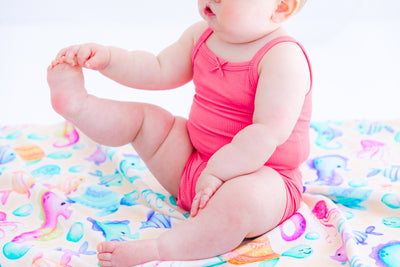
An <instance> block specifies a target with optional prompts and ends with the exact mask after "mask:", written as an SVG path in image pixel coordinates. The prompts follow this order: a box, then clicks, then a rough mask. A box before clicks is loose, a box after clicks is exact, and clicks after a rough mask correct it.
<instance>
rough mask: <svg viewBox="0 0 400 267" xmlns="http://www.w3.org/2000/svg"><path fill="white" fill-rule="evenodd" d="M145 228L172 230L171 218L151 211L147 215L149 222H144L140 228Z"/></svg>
mask: <svg viewBox="0 0 400 267" xmlns="http://www.w3.org/2000/svg"><path fill="white" fill-rule="evenodd" d="M144 228H171V217H170V216H168V215H165V214H161V213H158V212H155V211H154V210H151V211H150V212H149V213H148V215H147V221H145V222H142V226H141V227H140V229H144Z"/></svg>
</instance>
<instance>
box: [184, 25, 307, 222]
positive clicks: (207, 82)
mask: <svg viewBox="0 0 400 267" xmlns="http://www.w3.org/2000/svg"><path fill="white" fill-rule="evenodd" d="M211 34H212V30H211V29H207V30H206V31H205V32H204V33H203V34H202V35H201V37H200V38H199V40H198V41H197V43H196V44H195V46H194V49H193V53H192V62H193V82H194V85H195V87H196V94H195V96H194V99H193V104H192V107H191V111H190V115H189V119H188V122H187V128H188V131H189V136H190V139H191V141H192V144H193V147H194V148H195V150H194V152H193V153H192V155H191V157H190V158H189V160H188V163H187V165H186V168H185V170H184V173H183V175H182V177H181V184H180V189H179V197H178V205H179V206H181V207H182V208H183V209H185V210H190V207H191V204H192V201H193V198H194V196H195V187H196V182H197V179H198V177H199V176H200V174H201V172H202V171H203V169H204V168H205V167H206V164H207V161H208V159H209V158H210V157H211V156H212V155H213V154H214V153H215V152H216V151H217V150H218V149H220V148H221V147H222V146H224V145H226V144H228V143H230V142H231V140H232V138H233V137H234V136H235V135H236V134H237V133H238V132H239V131H240V130H242V129H243V128H245V127H246V126H248V125H250V124H251V123H252V119H253V112H254V99H255V93H256V89H257V83H258V64H259V62H260V60H261V59H262V58H263V56H264V55H265V53H267V52H268V50H269V49H271V47H273V46H274V45H276V44H279V43H281V42H294V43H296V44H298V45H299V46H300V47H301V49H302V50H303V52H304V49H303V47H302V46H301V45H300V44H299V43H298V42H297V41H296V40H294V39H293V38H291V37H289V36H283V37H279V38H276V39H274V40H272V41H270V42H268V43H267V44H266V45H265V46H264V47H263V48H261V49H260V50H259V51H258V52H257V53H256V55H255V56H254V57H253V59H252V60H250V61H248V62H228V61H225V60H223V59H221V58H219V57H217V56H216V55H215V54H214V53H213V52H211V50H210V49H209V48H208V47H207V45H206V43H205V42H206V40H207V39H208V37H209V36H210V35H211ZM304 55H305V57H306V58H307V55H306V53H305V52H304ZM307 61H308V58H307ZM310 76H311V68H310ZM310 118H311V90H310V91H309V92H308V93H307V95H306V97H305V101H304V104H303V108H302V111H301V115H300V117H299V119H298V121H297V123H296V125H295V127H294V129H293V132H292V134H291V135H290V137H289V138H288V140H287V141H286V142H285V143H284V144H282V145H280V146H278V147H277V148H276V150H275V152H274V153H273V154H272V156H271V157H270V159H269V160H268V161H267V162H266V163H265V165H266V166H269V167H271V168H273V169H275V170H276V171H277V172H279V173H280V174H281V176H282V177H283V180H284V182H285V185H286V192H287V197H288V198H287V205H286V210H285V214H284V216H283V218H282V221H283V220H285V219H287V218H288V217H289V216H291V215H292V214H293V213H294V212H295V211H296V210H297V209H298V207H299V204H300V201H301V195H302V190H303V184H302V176H301V173H300V171H299V166H300V164H301V163H303V162H304V161H305V160H306V159H307V157H308V155H309V143H308V142H309V126H310ZM265 138H268V136H266V137H265ZM266 193H268V192H266Z"/></svg>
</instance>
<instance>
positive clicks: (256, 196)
mask: <svg viewBox="0 0 400 267" xmlns="http://www.w3.org/2000/svg"><path fill="white" fill-rule="evenodd" d="M285 207H286V190H285V185H284V182H283V180H282V178H281V176H280V175H279V174H278V173H276V172H275V171H274V170H272V169H270V168H268V167H263V168H262V169H260V170H259V171H257V172H255V173H252V174H249V175H245V176H242V177H238V178H234V179H231V180H229V181H227V182H225V183H224V184H223V185H222V186H221V187H220V188H219V189H218V190H217V191H216V192H215V194H214V196H213V197H212V198H211V199H210V201H209V202H208V203H207V205H206V207H205V208H204V209H201V210H200V211H199V213H198V214H197V216H196V217H191V218H189V219H187V220H186V221H184V222H182V223H180V224H178V225H176V226H174V227H173V229H171V230H169V231H166V232H164V233H163V234H161V235H160V237H159V238H158V239H156V240H140V241H127V242H103V243H100V244H99V246H98V252H99V254H98V258H99V263H100V264H101V266H119V267H124V266H133V265H137V264H141V263H144V262H148V261H155V260H198V259H205V258H210V257H214V256H217V255H221V254H223V253H226V252H228V251H230V250H232V249H234V248H236V247H237V246H239V245H240V243H241V242H242V241H243V239H244V238H246V237H255V236H258V235H261V234H263V233H265V232H268V231H269V230H271V229H273V228H274V227H275V226H276V225H277V224H278V223H279V222H280V220H281V219H282V216H283V214H284V211H285Z"/></svg>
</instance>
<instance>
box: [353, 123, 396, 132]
mask: <svg viewBox="0 0 400 267" xmlns="http://www.w3.org/2000/svg"><path fill="white" fill-rule="evenodd" d="M382 130H386V131H388V132H389V133H394V130H393V128H392V127H390V126H386V125H383V124H382V123H380V122H360V123H359V124H358V125H357V128H356V131H357V132H359V133H360V134H366V135H374V134H377V133H380V132H381V131H382Z"/></svg>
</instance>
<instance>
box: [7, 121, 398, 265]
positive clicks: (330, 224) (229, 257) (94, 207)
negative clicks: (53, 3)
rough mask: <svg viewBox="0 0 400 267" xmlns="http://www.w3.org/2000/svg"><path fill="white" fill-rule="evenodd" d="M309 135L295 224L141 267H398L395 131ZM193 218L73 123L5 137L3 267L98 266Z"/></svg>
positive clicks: (326, 127) (14, 129)
mask: <svg viewBox="0 0 400 267" xmlns="http://www.w3.org/2000/svg"><path fill="white" fill-rule="evenodd" d="M310 132H311V144H312V146H311V155H310V158H309V160H308V161H307V162H306V163H304V165H303V166H302V171H303V176H304V197H303V202H302V205H301V207H300V209H299V210H298V211H297V212H296V213H295V214H294V215H293V216H292V217H291V218H290V219H288V220H287V221H285V222H284V223H282V224H281V225H279V226H278V227H276V228H275V229H274V230H272V231H270V232H269V233H266V234H265V235H263V236H260V237H259V238H256V239H251V240H245V241H244V242H243V244H242V245H241V246H240V247H239V248H237V249H235V250H233V251H231V252H229V253H226V254H224V255H219V256H218V257H214V258H210V259H205V260H201V261H192V262H151V263H147V264H144V266H233V265H243V264H246V265H247V266H257V267H272V266H277V267H279V266H351V267H353V266H354V267H355V266H370V267H372V266H379V267H386V266H388V267H399V266H400V256H399V255H400V121H389V122H380V121H338V122H334V121H323V122H313V123H312V124H311V129H310ZM187 217H188V214H187V213H186V212H184V211H183V210H182V209H180V208H179V207H178V206H177V205H176V200H175V198H174V197H172V196H171V195H170V194H168V193H167V192H166V191H165V190H164V189H163V188H162V187H161V186H160V185H159V184H158V182H157V181H156V180H155V179H154V177H153V176H152V175H151V173H150V172H149V171H148V169H147V167H146V165H145V164H144V163H143V161H142V160H141V159H140V157H139V156H138V155H137V154H136V152H135V151H134V150H133V148H132V147H131V146H129V145H127V146H123V147H117V148H112V147H105V146H102V145H99V144H96V143H94V142H93V141H91V140H90V139H89V138H87V137H86V136H84V135H83V134H82V133H81V132H79V131H78V130H77V129H76V128H75V127H74V125H72V124H71V123H69V122H65V123H62V124H58V125H51V126H31V125H20V126H7V125H0V267H12V266H36V267H39V266H43V267H44V266H73V267H81V266H82V267H84V266H97V257H96V253H97V252H96V246H97V244H98V243H99V242H101V241H104V240H118V241H124V240H136V239H148V238H155V237H157V236H159V235H160V234H161V233H162V232H163V231H167V230H168V229H170V228H173V227H174V226H175V225H177V224H179V223H181V222H182V221H183V220H185V219H186V218H187ZM171 245H173V244H171Z"/></svg>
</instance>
